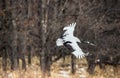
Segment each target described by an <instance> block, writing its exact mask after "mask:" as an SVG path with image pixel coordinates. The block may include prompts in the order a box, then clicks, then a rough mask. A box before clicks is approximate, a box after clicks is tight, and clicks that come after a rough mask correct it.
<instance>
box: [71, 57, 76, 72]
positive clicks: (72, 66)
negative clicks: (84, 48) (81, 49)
mask: <svg viewBox="0 0 120 78" xmlns="http://www.w3.org/2000/svg"><path fill="white" fill-rule="evenodd" d="M75 66H76V57H75V56H74V55H71V73H72V74H75V72H76V67H75Z"/></svg>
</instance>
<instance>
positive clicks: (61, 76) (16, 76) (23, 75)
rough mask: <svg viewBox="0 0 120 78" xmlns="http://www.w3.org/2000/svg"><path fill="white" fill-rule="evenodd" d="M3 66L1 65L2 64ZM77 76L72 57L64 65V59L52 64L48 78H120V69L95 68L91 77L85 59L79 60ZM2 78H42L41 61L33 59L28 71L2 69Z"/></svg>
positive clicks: (0, 68)
mask: <svg viewBox="0 0 120 78" xmlns="http://www.w3.org/2000/svg"><path fill="white" fill-rule="evenodd" d="M0 65H1V64H0ZM76 69H77V70H76V74H74V75H72V74H71V66H70V57H69V56H68V57H66V61H65V62H64V63H63V61H62V59H60V60H58V61H57V62H55V63H53V64H52V67H51V76H50V77H47V78H120V71H119V70H120V68H119V67H117V68H115V67H112V66H109V65H107V66H106V67H105V69H104V70H103V69H100V68H99V67H96V68H95V73H94V74H93V75H89V74H88V73H87V72H86V70H87V63H86V60H85V59H82V60H77V65H76ZM0 78H41V71H40V67H39V60H38V58H37V57H34V58H33V59H32V65H30V66H29V65H27V69H26V70H22V69H18V70H15V71H12V70H9V67H8V70H7V71H3V70H2V67H0Z"/></svg>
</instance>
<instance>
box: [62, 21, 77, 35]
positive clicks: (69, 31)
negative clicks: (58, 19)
mask: <svg viewBox="0 0 120 78" xmlns="http://www.w3.org/2000/svg"><path fill="white" fill-rule="evenodd" d="M75 26H76V23H72V24H70V25H68V26H66V27H64V28H63V30H65V32H64V34H63V35H73V32H74V29H75Z"/></svg>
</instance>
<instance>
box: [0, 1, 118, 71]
mask: <svg viewBox="0 0 120 78" xmlns="http://www.w3.org/2000/svg"><path fill="white" fill-rule="evenodd" d="M73 22H76V23H77V26H76V29H75V36H77V37H79V39H80V40H86V41H90V42H92V43H94V44H96V45H98V47H99V48H100V50H102V51H103V50H104V51H106V52H111V54H112V53H113V54H115V53H117V52H120V44H119V43H120V0H0V56H1V58H2V60H1V62H2V65H1V66H2V68H3V69H4V70H6V66H7V65H6V64H7V62H8V61H7V60H6V59H9V60H10V65H11V68H12V69H14V70H16V69H17V68H18V64H19V62H18V59H21V60H22V62H23V64H22V68H23V69H26V61H25V57H28V63H29V64H31V58H32V57H33V56H38V57H39V58H40V59H39V61H40V67H41V69H42V71H43V72H46V71H48V70H49V69H50V65H51V58H52V56H55V55H57V53H58V52H57V50H56V49H55V47H56V44H55V41H56V39H57V38H59V37H60V35H61V32H62V29H63V27H65V26H67V25H69V24H71V23H73ZM5 60H6V61H5Z"/></svg>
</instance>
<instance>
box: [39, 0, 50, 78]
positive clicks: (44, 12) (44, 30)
mask: <svg viewBox="0 0 120 78" xmlns="http://www.w3.org/2000/svg"><path fill="white" fill-rule="evenodd" d="M41 3H42V5H41V10H42V12H41V16H42V19H41V26H42V27H41V38H42V52H41V56H40V63H41V70H42V78H44V77H45V75H46V73H47V69H46V68H47V65H46V64H47V63H46V62H47V57H46V55H47V52H46V51H47V50H46V49H47V47H46V37H47V34H46V33H47V22H48V8H47V5H49V0H42V2H41Z"/></svg>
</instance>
